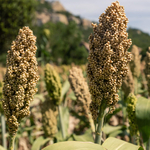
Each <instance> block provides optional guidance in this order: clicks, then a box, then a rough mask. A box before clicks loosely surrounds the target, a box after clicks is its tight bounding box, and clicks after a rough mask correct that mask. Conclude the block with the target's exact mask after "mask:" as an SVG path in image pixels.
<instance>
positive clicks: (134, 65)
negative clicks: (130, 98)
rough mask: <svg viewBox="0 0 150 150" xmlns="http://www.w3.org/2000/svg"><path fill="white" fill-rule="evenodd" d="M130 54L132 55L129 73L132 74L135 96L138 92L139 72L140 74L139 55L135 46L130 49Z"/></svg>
mask: <svg viewBox="0 0 150 150" xmlns="http://www.w3.org/2000/svg"><path fill="white" fill-rule="evenodd" d="M131 53H132V60H131V62H130V68H131V72H132V76H133V79H134V84H135V90H134V93H135V95H137V93H138V91H137V89H138V80H137V79H138V77H139V76H140V72H141V55H140V54H139V49H138V47H137V46H136V45H133V46H132V49H131Z"/></svg>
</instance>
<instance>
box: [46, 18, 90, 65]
mask: <svg viewBox="0 0 150 150" xmlns="http://www.w3.org/2000/svg"><path fill="white" fill-rule="evenodd" d="M45 28H49V29H50V39H49V42H50V48H51V53H50V56H51V57H50V60H51V61H53V62H54V63H56V64H71V63H72V62H74V63H76V64H84V63H86V61H87V56H88V52H87V50H86V49H85V47H84V46H83V45H82V44H81V42H82V34H81V31H80V30H79V28H78V26H77V25H76V23H75V22H73V21H72V22H70V23H69V24H68V25H65V24H63V23H61V22H58V23H55V24H54V23H48V24H47V25H46V26H45Z"/></svg>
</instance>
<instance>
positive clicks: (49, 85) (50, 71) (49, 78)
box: [44, 64, 62, 105]
mask: <svg viewBox="0 0 150 150" xmlns="http://www.w3.org/2000/svg"><path fill="white" fill-rule="evenodd" d="M44 71H45V83H46V89H47V91H48V94H49V96H50V97H51V98H52V100H53V101H54V103H55V104H56V105H59V104H60V103H61V89H62V87H61V82H60V78H59V75H58V73H57V72H56V71H55V70H54V68H53V66H52V65H50V64H46V67H45V70H44Z"/></svg>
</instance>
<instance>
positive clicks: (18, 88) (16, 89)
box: [2, 27, 39, 135]
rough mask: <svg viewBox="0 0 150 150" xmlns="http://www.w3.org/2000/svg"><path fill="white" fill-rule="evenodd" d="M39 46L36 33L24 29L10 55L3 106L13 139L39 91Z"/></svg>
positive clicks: (13, 45)
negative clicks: (36, 43)
mask: <svg viewBox="0 0 150 150" xmlns="http://www.w3.org/2000/svg"><path fill="white" fill-rule="evenodd" d="M35 42H36V37H35V36H34V35H33V32H32V31H31V30H30V29H29V28H28V27H23V28H22V29H20V30H19V33H18V36H17V38H16V40H15V41H13V42H12V46H11V49H10V50H9V51H8V55H7V64H6V66H7V70H6V74H5V76H4V87H3V95H4V99H3V101H2V102H3V108H4V113H5V115H6V117H7V124H8V128H9V133H10V135H14V134H15V133H16V132H17V129H18V126H19V122H20V120H21V119H22V118H23V117H25V116H28V115H29V114H30V112H29V104H30V102H31V101H32V100H33V95H34V94H35V93H36V91H37V89H36V88H35V87H36V83H37V81H38V79H39V77H38V75H37V69H38V68H37V61H36V57H35V53H36V50H37V47H36V46H35Z"/></svg>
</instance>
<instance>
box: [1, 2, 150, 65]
mask: <svg viewBox="0 0 150 150" xmlns="http://www.w3.org/2000/svg"><path fill="white" fill-rule="evenodd" d="M53 8H54V7H53V4H52V2H46V1H43V0H16V1H12V2H11V3H10V2H9V1H0V12H2V13H1V16H0V47H1V49H0V63H1V64H2V65H3V66H5V61H6V53H7V50H8V49H10V46H11V42H12V40H14V39H15V36H16V35H17V33H18V31H19V29H20V28H22V27H23V26H30V28H31V29H32V30H33V32H34V35H36V37H37V47H38V52H37V57H38V61H39V64H41V65H42V64H43V65H44V64H46V63H48V62H51V63H55V64H56V65H63V64H66V65H68V64H71V63H72V62H73V63H75V64H77V65H80V64H85V63H86V62H87V56H88V50H89V48H88V37H89V35H90V33H92V27H91V26H90V25H89V26H85V25H84V22H83V19H82V18H81V17H80V16H76V15H73V14H72V13H71V12H68V11H67V10H63V9H62V10H57V11H56V10H54V9H53ZM39 14H40V15H41V14H46V15H47V16H49V17H53V16H56V18H57V17H58V16H57V15H63V16H65V17H66V18H67V20H68V23H64V22H63V21H61V20H60V21H56V18H55V21H54V20H53V19H50V20H49V21H46V22H44V23H39V18H38V17H37V16H38V15H39ZM43 18H44V16H43ZM71 18H75V20H74V19H71ZM57 19H58V18H57ZM76 20H78V22H77V21H76ZM89 22H90V21H89ZM89 24H90V23H89ZM128 33H129V38H131V39H132V43H133V44H134V45H137V46H138V47H140V48H141V49H140V52H141V54H142V59H143V58H144V57H145V55H146V51H147V48H148V46H149V43H150V35H149V34H147V33H144V32H142V31H141V30H139V29H134V28H128Z"/></svg>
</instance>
